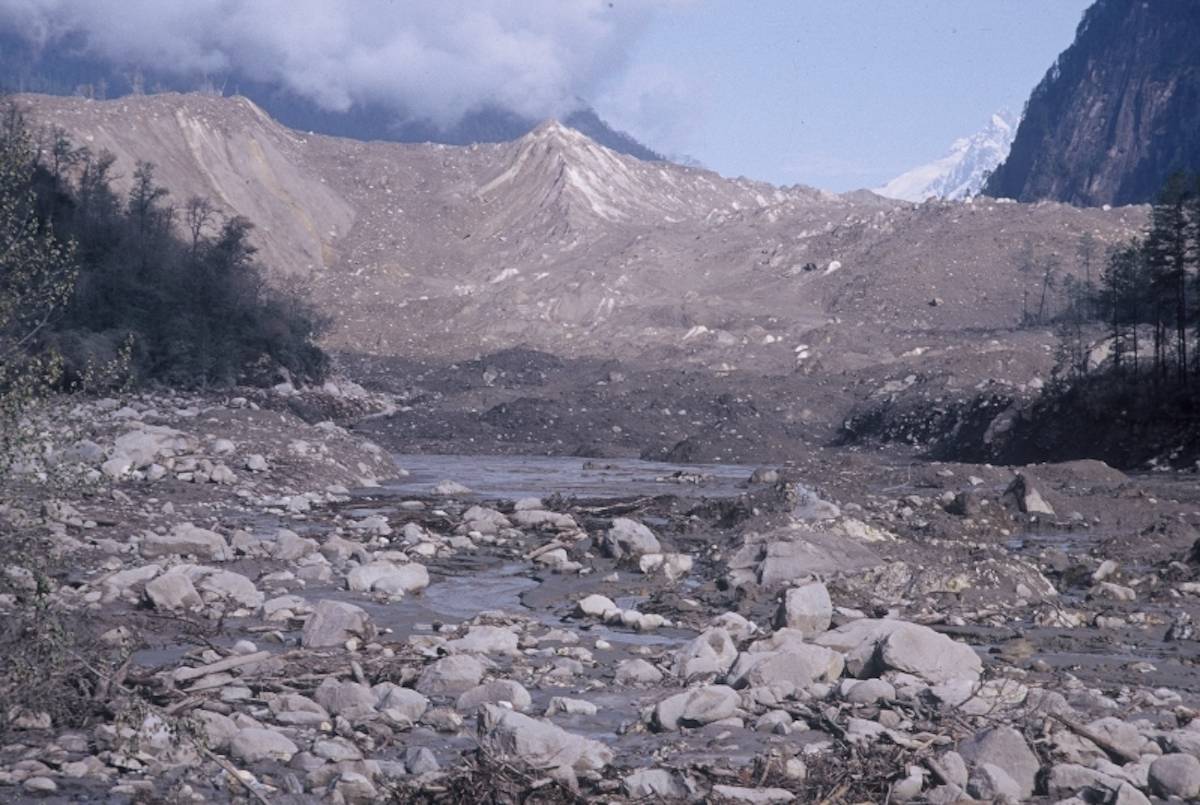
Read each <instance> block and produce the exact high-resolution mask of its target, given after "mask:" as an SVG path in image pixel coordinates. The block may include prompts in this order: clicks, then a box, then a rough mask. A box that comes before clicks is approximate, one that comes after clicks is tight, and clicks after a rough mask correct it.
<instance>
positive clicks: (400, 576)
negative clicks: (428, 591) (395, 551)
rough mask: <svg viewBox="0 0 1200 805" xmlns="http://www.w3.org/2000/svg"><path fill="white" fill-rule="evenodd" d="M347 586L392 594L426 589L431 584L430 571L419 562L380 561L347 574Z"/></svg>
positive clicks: (363, 590) (352, 588)
mask: <svg viewBox="0 0 1200 805" xmlns="http://www.w3.org/2000/svg"><path fill="white" fill-rule="evenodd" d="M346 586H347V587H349V588H350V589H351V590H355V591H357V592H366V591H368V590H375V591H377V592H383V593H387V594H388V595H392V596H400V595H405V594H407V593H414V592H417V591H419V590H424V589H425V588H426V587H428V586H429V571H428V570H426V569H425V566H424V565H422V564H419V563H417V562H408V563H405V564H402V565H398V564H396V563H394V562H388V561H378V562H371V563H370V564H366V565H361V566H359V567H356V568H354V569H353V570H351V571H350V573H349V575H347V576H346Z"/></svg>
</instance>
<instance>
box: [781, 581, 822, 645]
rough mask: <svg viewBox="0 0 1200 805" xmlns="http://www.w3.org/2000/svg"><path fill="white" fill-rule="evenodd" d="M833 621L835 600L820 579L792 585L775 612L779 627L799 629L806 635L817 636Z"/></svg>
mask: <svg viewBox="0 0 1200 805" xmlns="http://www.w3.org/2000/svg"><path fill="white" fill-rule="evenodd" d="M832 622H833V601H832V600H831V599H830V597H829V591H828V590H826V589H825V585H824V584H822V583H821V582H819V581H810V582H807V583H805V584H801V585H799V586H798V587H792V588H791V589H789V590H787V592H785V593H784V594H783V600H782V601H781V602H780V604H779V610H778V611H777V612H776V614H775V626H776V627H777V628H785V627H786V628H791V629H797V630H799V631H800V632H801V633H802V634H803V635H804V636H805V637H816V636H817V635H819V634H821V633H822V632H824V631H826V630H828V629H829V625H830V624H831V623H832Z"/></svg>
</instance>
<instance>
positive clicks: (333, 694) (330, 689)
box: [313, 678, 378, 721]
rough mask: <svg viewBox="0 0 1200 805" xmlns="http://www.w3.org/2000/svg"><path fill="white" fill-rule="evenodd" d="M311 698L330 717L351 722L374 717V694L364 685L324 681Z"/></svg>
mask: <svg viewBox="0 0 1200 805" xmlns="http://www.w3.org/2000/svg"><path fill="white" fill-rule="evenodd" d="M313 698H314V699H316V700H317V704H319V705H320V706H321V707H324V708H325V709H326V710H328V711H329V712H330V713H331V714H332V715H335V716H338V715H340V716H346V717H347V718H349V719H350V720H351V721H359V720H362V719H363V718H364V717H365V716H372V715H374V713H375V704H376V702H377V701H378V697H377V696H376V695H375V692H374V691H373V690H371V688H369V687H367V686H366V685H363V684H360V683H358V682H339V681H338V680H336V679H333V678H328V679H325V680H324V681H323V682H322V683H321V684H320V685H319V686H318V687H317V690H316V692H315V693H313Z"/></svg>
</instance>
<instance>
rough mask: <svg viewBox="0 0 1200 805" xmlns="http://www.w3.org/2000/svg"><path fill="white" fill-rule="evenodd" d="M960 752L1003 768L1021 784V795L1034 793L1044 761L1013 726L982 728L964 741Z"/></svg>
mask: <svg viewBox="0 0 1200 805" xmlns="http://www.w3.org/2000/svg"><path fill="white" fill-rule="evenodd" d="M958 753H959V754H960V755H962V757H963V759H964V760H966V761H967V762H968V763H971V764H974V765H976V766H978V765H980V764H983V763H989V764H991V765H992V766H996V767H999V768H1000V769H1002V770H1003V771H1004V772H1005V774H1007V775H1008V776H1009V777H1011V778H1012V779H1013V780H1014V781H1015V782H1016V784H1017V785H1018V787H1019V788H1020V795H1019V796H1020V798H1021V799H1029V798H1030V797H1032V796H1033V789H1034V785H1035V784H1036V782H1037V774H1038V769H1039V768H1041V764H1040V763H1039V762H1038V759H1037V755H1035V754H1034V753H1033V750H1032V749H1030V748H1029V744H1028V743H1026V742H1025V738H1024V736H1022V735H1021V733H1019V732H1017V731H1016V730H1015V729H1013V728H1012V727H1008V726H1000V727H993V728H991V729H988V730H985V731H983V732H980V733H978V734H977V735H975V737H973V738H971V739H969V740H967V741H964V742H963V743H962V744H960V745H959V747H958ZM994 776H995V775H992V777H994ZM989 779H991V778H989Z"/></svg>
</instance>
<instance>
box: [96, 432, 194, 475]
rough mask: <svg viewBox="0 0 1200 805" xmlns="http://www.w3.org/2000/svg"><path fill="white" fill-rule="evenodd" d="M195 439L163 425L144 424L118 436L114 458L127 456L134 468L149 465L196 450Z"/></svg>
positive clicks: (114, 446) (114, 443) (114, 447)
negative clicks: (161, 459)
mask: <svg viewBox="0 0 1200 805" xmlns="http://www.w3.org/2000/svg"><path fill="white" fill-rule="evenodd" d="M197 445H198V443H197V442H196V440H195V439H192V438H191V437H189V436H187V435H186V434H184V433H181V432H180V431H177V430H175V429H173V428H168V427H165V426H162V425H142V426H140V427H139V428H137V429H136V430H131V431H129V432H128V433H125V434H122V435H121V436H118V437H117V438H116V440H115V441H114V442H113V452H112V455H113V457H114V458H121V457H123V458H125V459H126V460H127V461H128V463H129V465H130V466H131V467H132V468H133V469H142V468H143V467H149V466H150V465H151V464H153V463H154V462H155V461H157V460H158V459H160V458H168V457H171V456H176V455H180V454H183V453H190V452H193V451H195V450H196V448H197Z"/></svg>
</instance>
